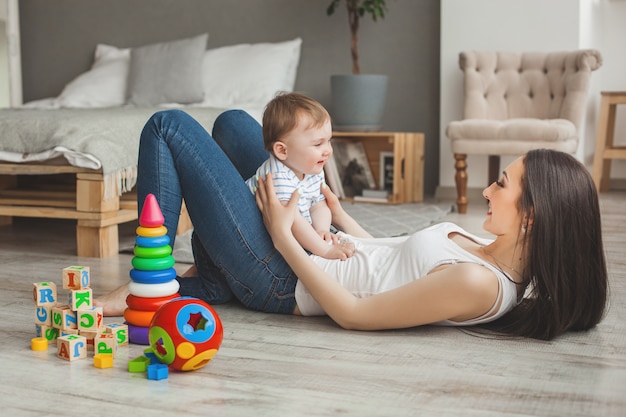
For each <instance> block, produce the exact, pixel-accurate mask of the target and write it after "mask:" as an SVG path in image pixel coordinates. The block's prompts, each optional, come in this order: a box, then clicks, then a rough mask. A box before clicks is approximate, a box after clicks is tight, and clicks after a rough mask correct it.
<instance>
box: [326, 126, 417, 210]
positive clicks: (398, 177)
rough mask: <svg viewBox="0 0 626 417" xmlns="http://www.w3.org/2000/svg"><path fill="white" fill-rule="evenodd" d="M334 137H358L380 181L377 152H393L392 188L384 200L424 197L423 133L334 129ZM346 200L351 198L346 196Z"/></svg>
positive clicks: (396, 201)
mask: <svg viewBox="0 0 626 417" xmlns="http://www.w3.org/2000/svg"><path fill="white" fill-rule="evenodd" d="M333 138H336V139H349V140H353V141H359V142H361V143H362V144H363V147H364V148H365V154H366V155H367V159H368V162H369V166H370V170H371V171H372V175H373V177H374V180H375V182H376V184H380V174H379V172H380V153H381V152H393V158H394V167H393V178H394V181H393V190H392V192H391V193H390V195H389V197H388V200H387V201H386V203H388V204H400V203H415V202H419V201H423V199H424V178H423V177H424V134H423V133H416V132H337V131H336V132H333ZM345 200H351V199H349V198H346V199H345Z"/></svg>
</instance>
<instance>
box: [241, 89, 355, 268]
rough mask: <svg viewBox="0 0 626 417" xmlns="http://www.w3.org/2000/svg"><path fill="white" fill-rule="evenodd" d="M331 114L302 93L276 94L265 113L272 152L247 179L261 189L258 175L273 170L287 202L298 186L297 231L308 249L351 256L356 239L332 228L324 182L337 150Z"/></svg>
mask: <svg viewBox="0 0 626 417" xmlns="http://www.w3.org/2000/svg"><path fill="white" fill-rule="evenodd" d="M331 136H332V127H331V123H330V115H329V114H328V112H327V111H326V109H325V108H324V106H322V105H321V104H320V103H318V102H317V101H315V100H313V99H311V98H309V97H307V96H305V95H303V94H300V93H283V94H279V95H277V96H276V97H274V98H273V99H272V100H271V101H270V102H269V103H268V104H267V106H266V108H265V112H264V113H263V139H264V143H265V149H266V150H267V151H268V152H269V153H270V157H269V159H267V160H266V161H265V162H263V164H261V166H260V167H259V169H258V170H257V172H256V175H255V176H253V177H251V178H249V179H248V180H247V181H246V184H248V187H250V190H252V192H256V188H257V183H258V178H259V177H262V178H263V177H265V176H266V175H268V174H270V175H271V176H272V179H273V180H274V188H275V189H276V194H277V196H278V199H279V200H280V201H281V202H282V203H283V204H287V202H289V200H290V199H291V196H292V194H293V192H294V191H295V190H296V189H298V190H299V192H300V200H299V202H298V209H299V211H300V214H301V216H296V220H295V222H294V224H293V228H292V231H293V234H294V236H295V238H296V239H297V240H298V242H299V243H300V244H301V245H302V247H303V248H305V249H306V250H307V251H309V252H311V253H312V254H314V255H318V256H321V257H324V258H328V259H347V258H348V257H350V256H351V255H352V254H353V253H354V245H353V244H351V243H349V242H347V243H346V242H340V239H339V237H338V236H337V235H335V234H333V233H331V232H330V225H331V221H332V219H331V214H330V210H329V208H328V206H327V205H326V200H325V198H324V196H323V195H322V193H321V187H326V182H325V179H324V164H325V163H326V161H328V159H329V158H330V157H331V156H332V154H333V149H332V147H331V144H330V140H331Z"/></svg>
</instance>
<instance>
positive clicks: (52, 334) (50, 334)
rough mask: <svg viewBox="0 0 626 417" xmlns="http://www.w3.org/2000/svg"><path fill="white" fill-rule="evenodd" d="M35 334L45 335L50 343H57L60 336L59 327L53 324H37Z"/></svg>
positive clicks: (38, 335)
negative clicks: (52, 325)
mask: <svg viewBox="0 0 626 417" xmlns="http://www.w3.org/2000/svg"><path fill="white" fill-rule="evenodd" d="M35 334H36V335H37V337H43V338H44V339H46V340H47V341H48V343H56V341H57V338H58V337H59V329H57V328H55V327H51V326H42V325H40V324H36V325H35Z"/></svg>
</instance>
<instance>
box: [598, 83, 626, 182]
mask: <svg viewBox="0 0 626 417" xmlns="http://www.w3.org/2000/svg"><path fill="white" fill-rule="evenodd" d="M600 94H601V96H602V101H601V102H600V117H599V118H598V133H597V136H596V152H595V155H594V158H593V171H592V176H593V182H594V183H595V184H596V188H597V189H598V191H607V190H608V189H609V177H610V174H611V160H613V159H626V146H613V136H614V135H615V110H616V107H617V105H618V104H626V91H603V92H601V93H600Z"/></svg>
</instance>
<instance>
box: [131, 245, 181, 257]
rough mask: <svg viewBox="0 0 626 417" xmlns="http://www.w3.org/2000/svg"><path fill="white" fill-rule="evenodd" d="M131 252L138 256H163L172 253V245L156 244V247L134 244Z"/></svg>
mask: <svg viewBox="0 0 626 417" xmlns="http://www.w3.org/2000/svg"><path fill="white" fill-rule="evenodd" d="M133 252H134V253H135V256H139V257H140V258H163V257H166V256H167V255H171V254H172V247H171V246H170V245H165V246H158V247H156V248H148V247H145V246H135V248H134V249H133Z"/></svg>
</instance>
